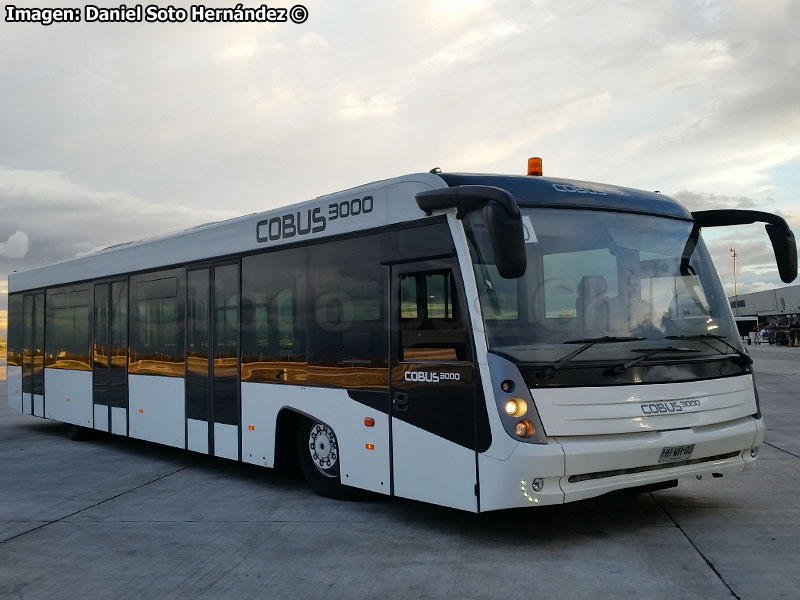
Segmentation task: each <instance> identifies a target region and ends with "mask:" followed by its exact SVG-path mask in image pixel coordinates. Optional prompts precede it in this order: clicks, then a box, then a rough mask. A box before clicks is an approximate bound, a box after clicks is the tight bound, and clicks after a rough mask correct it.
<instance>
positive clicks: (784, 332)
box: [773, 329, 790, 346]
mask: <svg viewBox="0 0 800 600" xmlns="http://www.w3.org/2000/svg"><path fill="white" fill-rule="evenodd" d="M789 339H790V333H789V330H788V329H779V330H778V331H775V335H774V338H773V341H774V342H775V344H776V345H778V346H788V345H789Z"/></svg>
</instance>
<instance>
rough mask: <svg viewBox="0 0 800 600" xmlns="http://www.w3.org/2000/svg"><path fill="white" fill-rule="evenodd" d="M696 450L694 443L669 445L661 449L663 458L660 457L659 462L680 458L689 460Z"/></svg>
mask: <svg viewBox="0 0 800 600" xmlns="http://www.w3.org/2000/svg"><path fill="white" fill-rule="evenodd" d="M692 452H694V444H689V445H688V446H667V447H666V448H662V449H661V458H659V459H658V462H659V463H670V462H676V461H679V460H689V458H691V456H692Z"/></svg>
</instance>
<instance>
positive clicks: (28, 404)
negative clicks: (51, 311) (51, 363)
mask: <svg viewBox="0 0 800 600" xmlns="http://www.w3.org/2000/svg"><path fill="white" fill-rule="evenodd" d="M22 302H23V311H22V314H23V319H22V340H23V345H22V407H23V408H22V412H24V413H27V414H29V415H36V416H37V417H43V416H44V293H42V292H39V293H36V294H26V295H25V296H24V297H23V300H22Z"/></svg>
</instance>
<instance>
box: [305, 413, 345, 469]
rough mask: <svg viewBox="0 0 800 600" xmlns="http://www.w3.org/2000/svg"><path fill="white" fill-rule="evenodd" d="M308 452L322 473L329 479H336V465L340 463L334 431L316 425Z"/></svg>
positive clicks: (309, 440)
mask: <svg viewBox="0 0 800 600" xmlns="http://www.w3.org/2000/svg"><path fill="white" fill-rule="evenodd" d="M308 450H309V452H310V453H311V460H312V461H313V462H314V466H316V467H317V469H318V470H319V472H320V473H322V474H323V475H325V476H327V477H336V465H337V462H338V461H339V445H338V444H337V443H336V436H335V435H334V433H333V430H332V429H331V428H330V427H328V426H327V425H323V424H322V423H314V425H313V427H311V432H310V433H309V436H308Z"/></svg>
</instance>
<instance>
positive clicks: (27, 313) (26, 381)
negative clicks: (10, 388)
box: [22, 296, 33, 394]
mask: <svg viewBox="0 0 800 600" xmlns="http://www.w3.org/2000/svg"><path fill="white" fill-rule="evenodd" d="M22 312H23V336H22V392H23V393H25V394H30V393H31V392H32V391H33V296H25V299H24V301H23V310H22Z"/></svg>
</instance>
